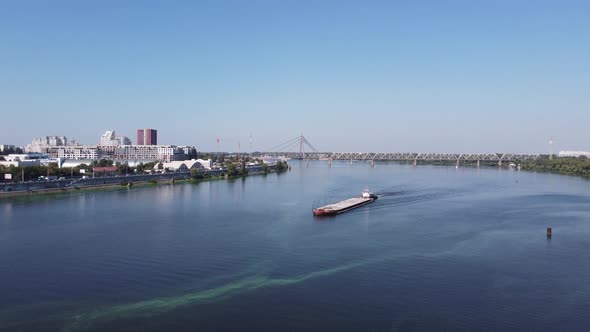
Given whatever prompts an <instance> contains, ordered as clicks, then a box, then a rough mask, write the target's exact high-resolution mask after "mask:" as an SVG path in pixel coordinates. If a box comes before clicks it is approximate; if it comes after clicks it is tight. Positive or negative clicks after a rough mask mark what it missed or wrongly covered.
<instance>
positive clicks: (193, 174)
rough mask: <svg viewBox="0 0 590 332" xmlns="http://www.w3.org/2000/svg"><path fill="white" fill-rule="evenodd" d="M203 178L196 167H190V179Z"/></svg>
mask: <svg viewBox="0 0 590 332" xmlns="http://www.w3.org/2000/svg"><path fill="white" fill-rule="evenodd" d="M201 178H203V175H201V174H200V172H199V170H198V169H197V168H191V179H194V180H197V179H201Z"/></svg>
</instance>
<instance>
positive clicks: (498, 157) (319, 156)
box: [253, 134, 540, 164]
mask: <svg viewBox="0 0 590 332" xmlns="http://www.w3.org/2000/svg"><path fill="white" fill-rule="evenodd" d="M305 147H307V148H308V149H309V150H311V151H310V152H306V151H305ZM294 148H298V150H299V152H289V151H292V149H294ZM267 151H269V152H258V153H254V154H253V156H257V155H265V156H270V157H284V158H289V159H303V160H328V161H331V160H351V161H352V160H370V161H375V160H392V161H393V160H395V161H413V162H414V163H416V162H418V161H428V162H432V161H454V162H457V163H459V162H461V161H473V162H477V163H478V164H479V162H480V161H483V162H497V163H498V164H502V162H512V161H525V160H534V159H537V158H539V156H540V155H538V154H518V153H417V152H320V151H318V150H317V149H316V148H315V147H314V146H313V145H311V143H310V142H309V141H308V140H307V139H306V138H305V137H304V136H303V134H302V135H301V136H298V137H295V138H292V139H290V140H288V141H286V142H284V143H281V144H279V145H276V146H274V147H272V148H270V149H268V150H267Z"/></svg>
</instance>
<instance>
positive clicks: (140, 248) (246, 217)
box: [0, 161, 590, 331]
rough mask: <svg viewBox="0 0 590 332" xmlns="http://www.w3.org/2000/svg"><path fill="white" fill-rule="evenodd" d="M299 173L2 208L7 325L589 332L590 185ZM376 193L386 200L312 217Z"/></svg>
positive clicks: (0, 265)
mask: <svg viewBox="0 0 590 332" xmlns="http://www.w3.org/2000/svg"><path fill="white" fill-rule="evenodd" d="M291 166H292V168H293V170H292V171H291V172H288V173H285V174H281V175H276V174H271V175H268V176H252V177H248V178H245V179H238V180H234V181H213V182H204V183H200V184H196V185H193V184H180V185H173V186H172V185H162V186H158V187H147V188H145V187H144V188H132V189H130V190H127V189H121V190H105V191H97V192H81V193H74V194H66V195H55V196H43V197H34V198H25V199H14V200H2V201H0V330H2V331H326V330H333V331H433V330H437V331H440V330H447V331H461V330H462V331H474V330H478V331H498V330H513V331H523V330H526V331H541V330H546V331H555V330H562V331H587V330H588V326H590V314H589V312H590V182H588V181H586V180H583V179H578V178H573V177H564V176H555V175H547V174H534V173H527V172H515V171H509V170H498V169H495V168H490V169H483V168H482V169H480V170H477V169H473V168H460V169H455V168H454V167H433V166H419V167H418V168H413V167H412V166H405V165H397V164H386V163H378V164H376V165H375V168H371V167H370V165H369V164H368V163H364V162H355V163H354V164H353V165H352V166H351V165H349V164H348V163H345V162H342V163H334V164H333V165H332V168H328V166H327V164H326V162H315V163H314V162H312V163H311V164H310V165H309V168H307V167H306V166H305V164H304V163H299V162H298V161H291ZM365 186H369V187H370V188H371V189H372V190H373V191H375V192H377V193H378V194H380V195H381V197H380V198H379V199H378V200H377V201H376V202H375V203H373V204H370V205H367V206H365V207H362V208H359V209H357V210H354V211H352V212H349V213H346V214H343V215H340V216H337V217H335V218H327V219H317V218H314V217H313V216H312V214H311V209H312V207H313V206H314V204H316V205H317V204H320V203H324V202H325V203H329V202H332V201H336V200H340V199H345V198H348V197H351V196H356V195H359V194H360V191H361V190H362V189H363V187H365ZM548 226H551V227H553V238H552V239H550V240H548V239H547V238H546V236H545V229H546V227H548Z"/></svg>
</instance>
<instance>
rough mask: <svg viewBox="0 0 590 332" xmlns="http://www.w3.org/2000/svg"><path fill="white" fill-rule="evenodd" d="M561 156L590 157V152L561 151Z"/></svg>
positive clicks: (559, 154)
mask: <svg viewBox="0 0 590 332" xmlns="http://www.w3.org/2000/svg"><path fill="white" fill-rule="evenodd" d="M557 155H558V156H559V157H581V156H584V157H586V158H590V152H587V151H559V153H558V154H557Z"/></svg>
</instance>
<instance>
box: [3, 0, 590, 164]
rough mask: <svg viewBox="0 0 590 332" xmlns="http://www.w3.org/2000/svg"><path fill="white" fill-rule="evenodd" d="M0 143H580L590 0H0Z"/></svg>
mask: <svg viewBox="0 0 590 332" xmlns="http://www.w3.org/2000/svg"><path fill="white" fill-rule="evenodd" d="M0 112H1V116H0V144H17V145H24V144H26V143H30V141H31V139H32V138H33V137H38V136H46V135H65V136H68V137H69V138H76V139H78V140H79V141H81V142H82V143H88V144H90V143H92V144H96V143H98V140H99V137H100V135H101V134H102V133H103V132H104V131H106V130H107V129H114V130H116V131H117V133H118V134H125V135H127V136H129V137H131V138H132V140H133V141H135V130H136V129H137V128H144V127H150V128H156V129H157V130H158V139H159V142H160V143H164V144H181V145H184V144H188V145H195V146H196V147H197V148H198V149H199V150H203V151H205V150H210V151H215V150H216V143H215V139H216V137H221V148H222V150H225V151H232V150H233V151H235V150H237V144H238V142H239V141H240V142H241V145H242V149H243V150H248V149H249V147H248V136H249V133H250V132H251V133H252V134H253V137H254V149H256V150H264V149H265V148H268V147H271V146H273V145H276V144H278V143H280V142H282V141H287V140H289V139H290V138H293V137H295V136H297V135H299V134H301V133H303V134H304V135H305V136H306V137H307V138H308V139H309V140H310V141H311V142H312V143H313V144H314V145H315V146H316V147H317V148H318V149H320V150H323V151H391V152H394V151H395V152H397V151H412V152H429V151H432V152H541V153H547V151H548V143H547V141H548V139H549V137H550V136H554V139H555V149H556V150H563V149H585V150H590V131H589V130H588V126H589V125H590V2H588V1H557V0H555V1H540V0H535V1H532V0H531V1H520V0H508V1H502V0H493V1H472V0H466V1H445V0H436V1H415V0H414V1H393V0H391V1H355V2H352V1H301V0H297V1H286V0H285V1H282V0H281V1H276V0H269V1H251V0H250V1H245V0H244V1H221V0H216V1H210V2H209V1H187V2H182V1H158V2H156V1H105V0H101V1H57V0H56V1H10V0H7V1H0Z"/></svg>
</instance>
